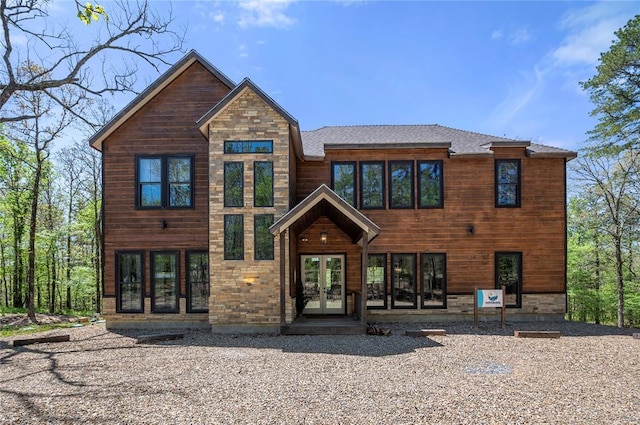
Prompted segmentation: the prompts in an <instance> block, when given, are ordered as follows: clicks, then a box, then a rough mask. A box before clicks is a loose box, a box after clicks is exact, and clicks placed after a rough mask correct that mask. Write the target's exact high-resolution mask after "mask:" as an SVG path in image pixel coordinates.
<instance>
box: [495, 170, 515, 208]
mask: <svg viewBox="0 0 640 425" xmlns="http://www.w3.org/2000/svg"><path fill="white" fill-rule="evenodd" d="M502 163H512V164H517V166H518V177H517V178H518V181H517V182H516V202H515V204H501V203H500V199H499V195H498V194H499V192H500V191H499V187H500V185H502V184H507V183H499V175H498V169H499V166H500V164H502ZM493 178H494V196H495V207H496V208H520V207H521V205H522V204H521V198H522V197H521V195H522V163H521V161H520V160H519V159H496V160H495V161H494V171H493Z"/></svg>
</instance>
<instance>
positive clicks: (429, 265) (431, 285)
mask: <svg viewBox="0 0 640 425" xmlns="http://www.w3.org/2000/svg"><path fill="white" fill-rule="evenodd" d="M420 270H421V272H422V308H446V307H447V273H446V256H445V254H421V255H420Z"/></svg>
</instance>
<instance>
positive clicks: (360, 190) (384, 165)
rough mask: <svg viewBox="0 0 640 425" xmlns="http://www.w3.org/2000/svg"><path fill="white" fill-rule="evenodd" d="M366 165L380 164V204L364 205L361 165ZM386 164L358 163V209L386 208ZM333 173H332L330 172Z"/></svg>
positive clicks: (373, 162) (379, 162)
mask: <svg viewBox="0 0 640 425" xmlns="http://www.w3.org/2000/svg"><path fill="white" fill-rule="evenodd" d="M366 165H380V166H381V171H382V175H381V179H382V190H381V194H382V205H381V206H379V207H377V206H374V207H370V206H365V205H364V202H363V200H364V185H363V181H364V178H363V176H364V171H363V167H364V166H366ZM386 168H387V167H386V164H385V161H360V162H359V163H358V172H359V173H360V188H359V190H358V194H359V201H360V209H363V210H383V209H385V208H386V206H387V197H386V192H387V190H386V183H387V180H386V177H387V176H386V174H387V173H386ZM332 174H333V173H332Z"/></svg>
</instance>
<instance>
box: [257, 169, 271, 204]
mask: <svg viewBox="0 0 640 425" xmlns="http://www.w3.org/2000/svg"><path fill="white" fill-rule="evenodd" d="M253 179H254V180H253V205H254V206H256V207H272V206H273V162H257V161H256V162H254V163H253Z"/></svg>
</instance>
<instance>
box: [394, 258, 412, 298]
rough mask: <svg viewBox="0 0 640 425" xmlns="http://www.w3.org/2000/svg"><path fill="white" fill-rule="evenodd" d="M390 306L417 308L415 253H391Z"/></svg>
mask: <svg viewBox="0 0 640 425" xmlns="http://www.w3.org/2000/svg"><path fill="white" fill-rule="evenodd" d="M391 267H392V268H393V269H392V270H391V274H392V279H391V308H417V292H416V255H415V254H391Z"/></svg>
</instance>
